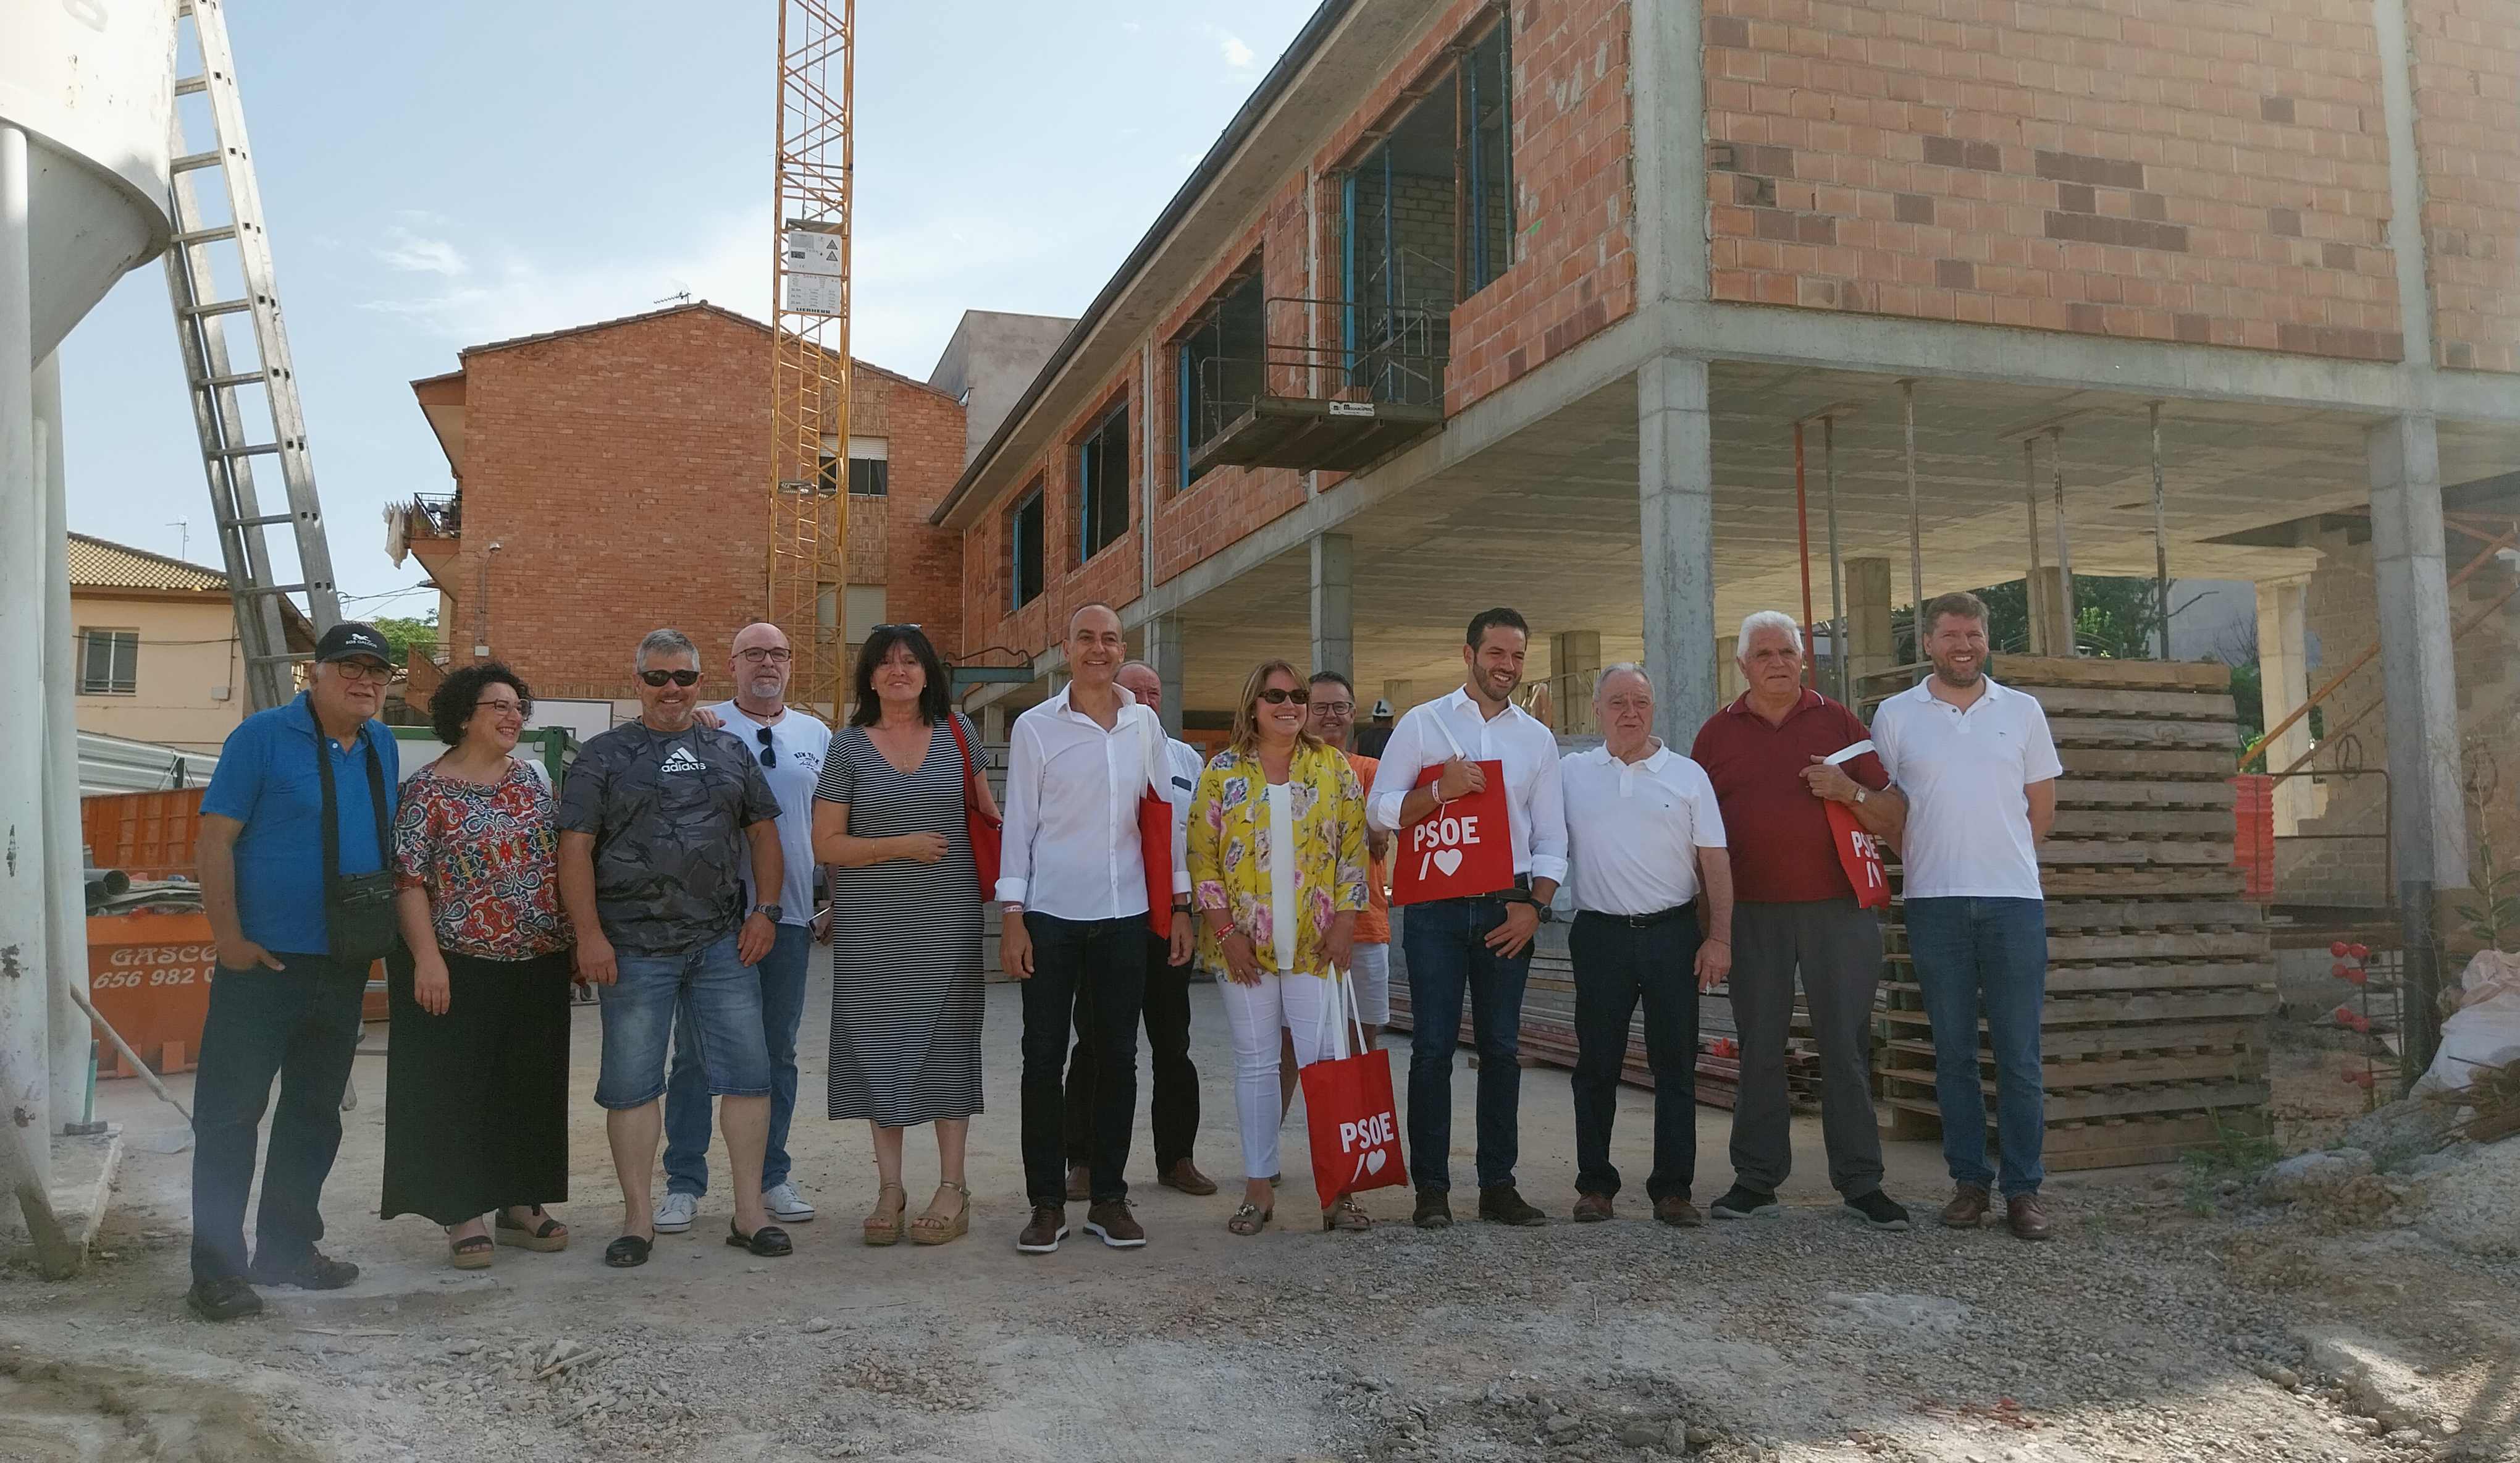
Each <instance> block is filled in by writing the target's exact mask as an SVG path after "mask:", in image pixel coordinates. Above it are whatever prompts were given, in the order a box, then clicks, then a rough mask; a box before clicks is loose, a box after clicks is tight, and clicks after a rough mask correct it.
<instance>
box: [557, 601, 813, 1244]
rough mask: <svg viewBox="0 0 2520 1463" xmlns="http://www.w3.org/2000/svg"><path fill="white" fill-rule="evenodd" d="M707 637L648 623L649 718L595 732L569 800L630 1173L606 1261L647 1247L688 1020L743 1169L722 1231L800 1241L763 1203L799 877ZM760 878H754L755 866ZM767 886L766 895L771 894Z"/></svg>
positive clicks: (615, 1125) (611, 1112)
mask: <svg viewBox="0 0 2520 1463" xmlns="http://www.w3.org/2000/svg"><path fill="white" fill-rule="evenodd" d="M699 667H700V658H699V652H698V650H697V649H696V648H695V647H694V646H693V645H692V642H691V639H690V637H689V636H686V635H685V634H683V632H682V631H680V630H670V629H662V630H652V631H650V632H649V633H648V636H647V638H646V639H644V640H642V641H640V642H639V651H638V654H637V656H636V657H635V658H633V660H632V661H631V669H632V670H633V671H634V672H635V673H636V674H637V676H638V678H639V680H638V691H639V716H638V718H637V719H636V720H632V721H624V722H622V723H621V724H620V725H619V726H616V727H614V728H612V729H611V730H610V731H607V732H605V733H603V734H601V735H599V736H596V737H593V738H590V739H588V741H587V744H586V746H585V748H584V749H583V750H582V751H580V752H579V753H578V756H577V760H576V762H575V763H573V764H572V765H571V766H570V767H569V772H568V782H567V784H566V786H565V787H564V788H563V789H562V793H561V801H560V828H561V834H560V894H561V903H562V907H563V908H564V909H566V911H567V913H568V919H569V923H570V925H572V926H573V927H574V928H575V930H576V932H577V975H578V979H579V980H581V981H584V982H587V983H590V984H593V985H595V986H597V987H598V988H599V993H600V995H601V996H602V998H603V1003H604V1008H603V1009H604V1059H603V1063H602V1065H601V1069H600V1070H599V1071H598V1073H597V1074H596V1079H595V1101H596V1103H597V1104H598V1105H599V1106H601V1107H602V1108H604V1110H605V1113H604V1130H605V1136H606V1137H607V1139H608V1140H609V1141H610V1144H611V1148H612V1167H613V1172H614V1175H615V1176H616V1177H617V1178H618V1179H619V1181H620V1185H621V1235H620V1237H619V1238H617V1239H615V1240H614V1241H613V1242H612V1243H611V1244H610V1245H608V1246H607V1247H606V1248H605V1251H604V1262H605V1263H606V1264H607V1265H611V1266H613V1267H615V1268H620V1269H627V1268H629V1267H631V1266H633V1265H644V1264H646V1263H647V1262H648V1256H649V1252H650V1250H651V1249H652V1247H653V1245H654V1243H655V1240H654V1236H655V1227H654V1226H655V1212H654V1211H653V1210H652V1209H651V1208H650V1205H649V1193H650V1185H651V1180H652V1174H653V1172H654V1169H655V1165H656V1139H657V1136H658V1134H659V1132H660V1131H661V1129H662V1127H663V1123H664V1117H663V1114H662V1113H661V1112H660V1111H659V1110H658V1109H659V1106H660V1105H659V1103H658V1101H657V1099H658V1098H660V1097H662V1096H663V1095H664V1092H665V1058H666V1054H667V1051H668V1049H669V1048H670V1047H671V1045H672V1042H673V1029H674V1027H675V1025H676V1023H677V1020H678V1019H679V1020H680V1021H684V1022H690V1023H693V1024H694V1025H695V1026H696V1027H697V1030H696V1032H695V1033H694V1034H695V1035H696V1037H697V1041H696V1043H695V1045H696V1046H697V1050H698V1052H699V1056H700V1067H701V1075H702V1078H703V1082H704V1085H705V1087H706V1089H707V1092H708V1094H709V1095H711V1096H714V1097H716V1098H717V1099H718V1115H717V1117H718V1123H719V1125H720V1126H721V1127H723V1128H724V1129H725V1131H726V1156H727V1162H728V1165H729V1166H730V1167H731V1168H732V1169H733V1172H734V1179H735V1183H734V1188H735V1218H734V1221H733V1224H732V1227H731V1228H730V1229H729V1231H728V1233H727V1239H726V1242H727V1243H728V1244H730V1245H734V1246H737V1247H739V1248H742V1249H744V1250H748V1251H750V1252H751V1253H752V1254H754V1255H759V1256H779V1255H787V1254H789V1253H790V1252H791V1250H792V1248H793V1247H792V1246H791V1245H790V1244H789V1242H788V1239H787V1231H786V1230H784V1229H781V1228H780V1227H779V1226H778V1225H776V1224H773V1223H771V1222H770V1220H769V1215H768V1213H767V1212H766V1211H764V1209H763V1208H762V1203H761V1157H762V1152H763V1149H764V1148H765V1147H766V1146H767V1144H768V1140H769V1133H770V1091H771V1070H770V1051H769V1046H768V1043H767V1042H765V1041H764V1040H763V1039H762V1028H761V980H760V978H759V977H758V976H756V975H755V974H753V971H752V967H753V966H755V965H758V964H760V962H761V958H762V957H763V956H764V955H767V954H769V953H770V950H771V947H772V946H773V945H774V944H775V943H776V942H777V940H778V933H779V924H780V920H781V917H782V916H783V915H784V914H786V912H787V911H786V910H784V909H782V908H781V907H780V905H779V904H778V903H777V902H776V899H777V895H778V892H779V890H780V889H781V888H783V887H784V886H785V884H786V882H787V867H786V858H785V855H784V854H783V853H782V851H781V849H780V845H779V801H778V800H777V799H775V798H773V797H772V796H771V794H770V784H769V782H768V781H767V780H765V779H764V778H763V777H762V775H761V763H760V762H759V761H758V760H757V759H755V757H754V755H753V752H752V749H751V748H749V747H747V746H746V745H745V744H744V743H742V742H741V741H738V740H737V739H736V738H735V737H733V736H731V735H729V734H728V733H726V732H723V731H719V730H717V729H715V728H713V727H709V726H706V725H704V724H702V723H701V722H700V721H699V720H698V719H697V717H696V716H695V714H694V713H695V712H696V711H697V709H698V708H699V694H698V691H697V687H698V685H699V679H700V668H699ZM746 869H749V871H750V872H751V874H752V876H753V877H754V878H756V879H758V880H759V881H760V888H759V889H758V890H755V891H751V892H749V894H748V893H747V890H746V887H745V886H746V881H745V878H744V870H746ZM763 895H767V896H769V897H767V898H764V897H761V896H763Z"/></svg>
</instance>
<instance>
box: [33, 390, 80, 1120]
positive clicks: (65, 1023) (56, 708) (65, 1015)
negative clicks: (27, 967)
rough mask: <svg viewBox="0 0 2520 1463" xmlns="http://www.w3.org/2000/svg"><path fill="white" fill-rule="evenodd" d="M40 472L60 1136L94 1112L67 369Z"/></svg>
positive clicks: (46, 423)
mask: <svg viewBox="0 0 2520 1463" xmlns="http://www.w3.org/2000/svg"><path fill="white" fill-rule="evenodd" d="M34 403H35V451H36V469H35V470H36V472H37V473H38V474H39V475H40V476H41V477H42V478H43V480H44V540H43V555H44V779H45V780H44V905H45V922H44V953H45V957H46V962H47V963H48V964H49V965H50V966H51V970H50V971H49V972H47V973H46V979H45V983H44V988H45V990H46V992H47V993H48V997H49V1008H48V1011H47V1015H46V1022H47V1037H46V1045H47V1046H48V1047H49V1049H50V1053H51V1058H50V1063H49V1065H50V1068H51V1074H52V1096H51V1099H50V1101H51V1105H52V1124H53V1126H52V1131H54V1132H63V1131H66V1130H72V1129H75V1130H79V1131H84V1130H85V1127H86V1122H87V1120H88V1118H89V1112H88V1107H89V1103H88V1086H89V1084H88V1073H87V1067H88V1043H89V1041H90V1039H91V1038H90V1035H89V1031H88V1020H87V1013H86V1012H84V1011H82V1010H80V1009H79V1006H78V1002H77V1001H76V1000H74V999H72V997H71V990H72V989H73V987H75V988H76V989H77V990H80V991H85V990H86V989H87V988H88V974H87V880H86V876H85V874H84V872H83V871H84V870H85V868H86V866H87V861H86V858H85V857H84V852H83V850H84V848H85V846H86V840H85V839H84V838H83V837H82V835H81V832H80V828H79V778H78V709H77V704H76V702H75V700H74V697H75V694H76V692H77V688H78V679H77V667H76V666H75V665H74V664H73V662H75V661H76V660H77V658H78V639H77V634H78V632H77V627H76V624H75V622H74V620H73V618H72V616H71V612H70V568H69V558H68V555H67V552H66V550H67V546H68V543H69V538H68V534H69V527H70V524H69V480H68V472H67V466H66V464H65V461H64V452H63V447H62V371H61V361H60V358H59V357H57V356H46V357H45V358H44V360H43V362H42V363H41V364H39V365H37V366H36V367H35V380H34Z"/></svg>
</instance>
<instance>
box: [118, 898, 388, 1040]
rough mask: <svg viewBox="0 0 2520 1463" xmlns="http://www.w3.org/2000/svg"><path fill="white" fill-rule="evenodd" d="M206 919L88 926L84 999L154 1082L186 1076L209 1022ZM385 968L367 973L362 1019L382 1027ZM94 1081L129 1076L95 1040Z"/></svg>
mask: <svg viewBox="0 0 2520 1463" xmlns="http://www.w3.org/2000/svg"><path fill="white" fill-rule="evenodd" d="M218 960H219V956H218V947H217V946H216V945H214V944H213V943H211V940H210V917H209V916H208V915H205V914H202V913H199V912H193V913H188V914H99V915H90V916H89V917H88V922H87V969H88V999H90V1000H92V1001H94V1002H95V1003H96V1014H97V1015H99V1016H102V1017H104V1018H105V1019H106V1021H108V1022H109V1023H111V1024H112V1027H113V1029H114V1030H116V1031H118V1032H120V1033H121V1035H122V1039H123V1040H125V1041H127V1042H129V1043H131V1049H132V1050H133V1051H135V1052H138V1053H139V1054H140V1060H141V1061H143V1062H146V1063H148V1064H149V1066H150V1068H151V1069H152V1070H153V1071H156V1072H158V1073H159V1074H165V1073H169V1072H190V1071H192V1070H193V1059H194V1057H195V1056H196V1055H198V1054H199V1053H200V1051H201V1049H202V1024H203V1022H204V1021H206V1020H208V1018H209V1014H210V978H211V976H212V975H213V974H214V973H215V971H216V970H217V967H218ZM384 978H385V971H384V962H383V961H382V960H380V961H378V962H377V963H376V965H375V966H374V967H373V968H372V969H370V971H369V972H368V993H367V1000H366V1002H365V1005H364V1009H363V1010H362V1011H361V1013H360V1015H361V1019H362V1020H364V1021H383V1020H385V1019H386V1016H387V1014H388V1012H387V1008H386V1004H385V992H384V989H383V984H384ZM96 1072H97V1075H99V1076H132V1075H136V1074H134V1073H133V1072H132V1071H131V1070H130V1069H129V1068H128V1067H127V1066H126V1065H125V1064H124V1063H123V1061H122V1059H121V1056H120V1054H118V1053H117V1052H115V1051H114V1050H113V1046H112V1043H111V1042H109V1041H107V1040H106V1039H105V1038H104V1037H103V1036H101V1035H100V1036H98V1037H96Z"/></svg>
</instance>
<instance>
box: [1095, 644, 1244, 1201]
mask: <svg viewBox="0 0 2520 1463" xmlns="http://www.w3.org/2000/svg"><path fill="white" fill-rule="evenodd" d="M1113 679H1115V680H1117V681H1118V682H1119V683H1120V686H1121V689H1123V690H1125V691H1127V692H1128V693H1129V695H1130V696H1131V698H1133V699H1134V700H1135V701H1136V702H1137V703H1138V705H1140V706H1142V707H1145V708H1146V709H1148V710H1149V711H1152V712H1154V713H1155V714H1157V715H1159V716H1160V715H1162V714H1163V709H1164V683H1163V679H1162V678H1161V677H1160V676H1158V675H1156V674H1155V667H1153V666H1152V665H1149V664H1148V663H1146V662H1144V661H1130V662H1128V663H1124V664H1123V665H1121V667H1120V673H1119V674H1118V675H1117V676H1115V677H1113ZM1164 749H1165V753H1166V756H1167V770H1168V771H1169V773H1170V781H1169V784H1168V785H1167V786H1166V787H1165V789H1164V797H1165V798H1166V799H1168V800H1171V802H1172V805H1173V846H1174V847H1176V848H1187V847H1188V846H1189V845H1190V800H1191V795H1192V794H1193V793H1195V792H1197V791H1198V774H1199V772H1200V770H1201V768H1202V767H1203V766H1204V765H1205V764H1204V763H1203V762H1201V761H1200V759H1199V755H1198V750H1197V749H1196V748H1194V747H1193V746H1191V745H1190V744H1189V743H1187V742H1183V741H1178V740H1176V739H1174V738H1170V737H1167V738H1165V739H1164ZM1144 1006H1145V1017H1146V1024H1147V1057H1148V1065H1149V1066H1150V1067H1152V1068H1153V1070H1154V1080H1153V1082H1152V1083H1151V1085H1152V1086H1153V1088H1154V1093H1153V1095H1152V1096H1151V1097H1150V1098H1149V1099H1148V1103H1147V1107H1148V1120H1150V1121H1151V1122H1152V1124H1153V1126H1154V1140H1155V1182H1157V1183H1159V1184H1162V1185H1163V1186H1164V1187H1165V1188H1168V1189H1179V1190H1181V1191H1182V1192H1183V1193H1185V1194H1197V1195H1201V1196H1204V1195H1208V1194H1213V1193H1215V1192H1216V1181H1215V1180H1214V1179H1211V1178H1209V1177H1208V1176H1207V1175H1206V1174H1204V1173H1201V1172H1199V1171H1198V1165H1196V1164H1193V1163H1192V1162H1191V1157H1190V1151H1191V1146H1192V1144H1193V1143H1194V1142H1196V1141H1197V1138H1198V1068H1197V1066H1196V1065H1194V1064H1193V1062H1192V1061H1191V1059H1190V963H1189V962H1188V961H1187V960H1182V961H1175V960H1174V959H1173V947H1172V945H1171V944H1170V943H1169V942H1168V941H1165V940H1162V939H1159V938H1157V937H1155V934H1154V932H1153V931H1151V930H1150V931H1148V933H1147V994H1146V1000H1145V1002H1144ZM1077 1009H1078V1012H1079V1014H1080V1015H1081V1014H1082V1013H1083V1011H1084V1008H1083V1007H1082V1006H1081V1005H1080V1006H1079V1007H1078V1008H1077ZM1094 1074H1095V1066H1094V1048H1093V1046H1092V1045H1091V1044H1090V1043H1088V1042H1087V1041H1086V1040H1085V1033H1084V1028H1083V1027H1082V1026H1080V1027H1078V1028H1077V1039H1076V1049H1075V1050H1074V1051H1072V1052H1070V1053H1069V1054H1068V1058H1067V1197H1068V1198H1069V1199H1070V1200H1090V1199H1092V1198H1093V1197H1094V1174H1093V1166H1092V1162H1091V1158H1092V1154H1093V1152H1094V1145H1093V1131H1094V1123H1093V1120H1092V1114H1093V1111H1094Z"/></svg>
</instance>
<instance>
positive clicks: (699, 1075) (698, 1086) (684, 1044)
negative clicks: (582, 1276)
mask: <svg viewBox="0 0 2520 1463" xmlns="http://www.w3.org/2000/svg"><path fill="white" fill-rule="evenodd" d="M813 954H814V932H812V931H811V930H808V929H806V928H805V927H804V926H803V925H787V924H783V925H781V926H780V927H779V936H778V938H777V939H776V940H774V941H773V942H772V943H771V946H770V953H769V954H767V955H764V956H762V957H761V963H760V964H759V965H756V966H754V967H753V968H752V969H753V973H754V974H755V975H757V976H759V977H760V978H761V1035H762V1038H763V1040H764V1042H765V1043H766V1044H767V1045H768V1047H769V1049H770V1143H769V1146H768V1147H766V1148H764V1149H763V1150H762V1152H761V1187H762V1188H764V1189H775V1188H777V1187H779V1186H780V1185H781V1184H784V1183H786V1182H787V1170H788V1163H787V1120H788V1119H790V1118H793V1117H795V1116H796V1024H797V1023H798V1022H799V1021H801V1020H803V1019H804V1016H805V969H806V967H807V966H808V965H809V964H811V963H812V959H813ZM712 1116H713V1112H712V1109H711V1108H710V1106H709V1093H708V1076H707V1074H706V1073H705V1072H704V1071H703V1070H702V1068H701V1065H700V1056H699V1053H698V1052H697V1051H696V1050H694V1049H693V1045H692V1029H691V1027H689V1026H688V1025H677V1026H676V1027H675V1029H674V1070H673V1072H672V1074H670V1075H668V1076H667V1077H666V1078H665V1192H666V1193H668V1194H692V1195H699V1194H705V1193H707V1192H708V1147H709V1133H710V1131H711V1128H712V1127H713V1125H714V1124H713V1123H712V1122H711V1118H712Z"/></svg>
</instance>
